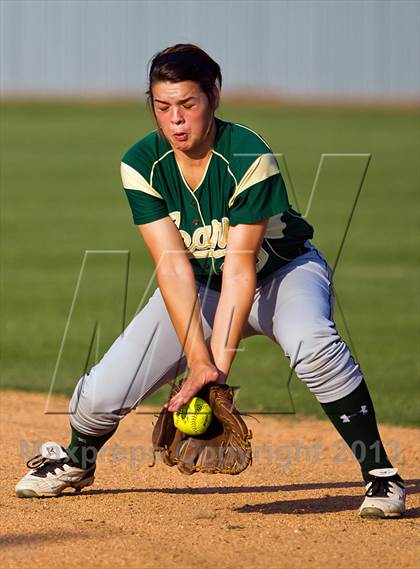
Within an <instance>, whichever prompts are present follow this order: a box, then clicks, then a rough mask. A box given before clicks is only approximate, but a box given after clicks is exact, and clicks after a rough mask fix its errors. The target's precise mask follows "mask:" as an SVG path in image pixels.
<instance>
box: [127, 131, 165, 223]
mask: <svg viewBox="0 0 420 569" xmlns="http://www.w3.org/2000/svg"><path fill="white" fill-rule="evenodd" d="M152 171H153V155H151V153H150V150H149V149H148V147H147V146H146V145H144V144H142V142H140V143H137V144H136V145H134V146H133V147H132V148H131V149H130V150H129V151H128V152H127V153H126V154H125V155H124V156H123V158H122V162H121V179H122V183H123V187H124V190H125V193H126V195H127V199H128V203H129V204H130V208H131V212H132V214H133V221H134V223H135V224H136V225H141V224H142V223H150V222H152V221H156V220H157V219H161V218H163V217H166V216H167V215H168V208H167V206H166V202H165V200H164V198H163V197H162V195H161V194H160V193H159V192H158V191H157V190H156V189H155V188H154V187H153V185H152V184H151V179H152Z"/></svg>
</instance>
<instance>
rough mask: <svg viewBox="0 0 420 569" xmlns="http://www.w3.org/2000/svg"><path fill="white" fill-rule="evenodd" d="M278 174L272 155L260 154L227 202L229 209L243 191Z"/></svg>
mask: <svg viewBox="0 0 420 569" xmlns="http://www.w3.org/2000/svg"><path fill="white" fill-rule="evenodd" d="M279 172H280V170H279V167H278V164H277V161H276V159H275V157H274V156H273V154H262V155H261V156H258V158H257V159H256V160H254V162H253V163H252V164H251V166H250V167H249V168H248V170H247V171H246V172H245V174H244V175H243V176H242V179H241V181H240V182H239V184H238V185H237V187H236V190H235V192H234V194H233V196H232V197H231V198H230V200H229V204H228V205H229V207H232V206H233V204H234V202H235V200H236V198H237V197H238V196H239V195H240V194H241V193H242V192H244V191H245V190H247V189H248V188H250V187H251V186H254V185H255V184H258V183H259V182H263V181H264V180H266V179H267V178H270V177H271V176H274V175H275V174H278V173H279Z"/></svg>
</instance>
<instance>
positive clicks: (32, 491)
mask: <svg viewBox="0 0 420 569" xmlns="http://www.w3.org/2000/svg"><path fill="white" fill-rule="evenodd" d="M40 452H41V454H39V455H37V456H35V457H34V458H32V459H31V460H29V461H28V462H27V466H28V468H30V469H31V470H30V471H29V472H28V473H27V474H26V475H25V476H24V477H23V478H22V479H21V480H20V481H19V482H18V483H17V484H16V488H15V490H16V496H17V497H18V498H42V497H43V496H50V497H52V496H59V495H60V494H61V493H62V492H63V490H65V489H66V488H74V489H75V490H76V491H80V490H81V489H82V488H84V487H85V486H90V485H91V484H93V481H94V479H95V477H94V474H95V466H92V467H91V468H87V469H86V468H79V467H78V466H76V465H75V464H74V463H73V462H72V461H71V459H70V457H69V456H68V454H67V453H66V451H65V450H64V448H63V447H61V446H60V445H58V444H57V443H53V442H48V443H44V444H43V445H42V446H41V449H40Z"/></svg>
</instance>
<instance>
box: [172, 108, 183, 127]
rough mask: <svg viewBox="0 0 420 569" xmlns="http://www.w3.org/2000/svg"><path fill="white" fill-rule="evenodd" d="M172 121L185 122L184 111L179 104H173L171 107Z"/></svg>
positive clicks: (175, 122)
mask: <svg viewBox="0 0 420 569" xmlns="http://www.w3.org/2000/svg"><path fill="white" fill-rule="evenodd" d="M171 122H172V123H173V124H182V123H183V122H184V117H183V115H182V111H181V109H180V108H179V107H177V106H173V107H172V109H171Z"/></svg>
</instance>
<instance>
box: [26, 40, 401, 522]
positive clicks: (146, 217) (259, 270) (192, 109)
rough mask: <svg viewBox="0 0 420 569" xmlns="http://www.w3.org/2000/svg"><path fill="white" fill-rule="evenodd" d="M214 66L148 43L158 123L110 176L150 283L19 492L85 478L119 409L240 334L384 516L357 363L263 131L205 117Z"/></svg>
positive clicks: (378, 451) (184, 397) (392, 473)
mask: <svg viewBox="0 0 420 569" xmlns="http://www.w3.org/2000/svg"><path fill="white" fill-rule="evenodd" d="M221 84H222V76H221V71H220V67H219V65H218V64H217V63H216V62H215V61H213V59H211V57H209V55H207V53H205V52H204V51H203V50H201V49H200V48H198V47H197V46H194V45H189V44H178V45H175V46H173V47H170V48H167V49H165V50H164V51H162V52H160V53H158V54H157V55H156V56H155V57H154V59H153V60H152V63H151V67H150V73H149V92H148V94H149V101H150V106H151V110H152V112H153V115H154V118H155V120H156V123H157V127H158V128H157V130H156V131H154V132H152V133H151V134H149V135H148V136H146V137H145V138H143V139H142V140H140V141H139V142H137V143H136V144H135V145H134V146H132V147H131V148H130V150H129V151H128V152H127V153H126V154H125V156H124V157H123V159H122V164H121V174H122V181H123V185H124V189H125V192H126V194H127V197H128V201H129V204H130V207H131V210H132V214H133V219H134V223H135V224H136V225H137V226H138V229H139V231H140V234H141V236H142V238H143V239H144V241H145V243H146V245H147V247H148V248H149V250H150V253H151V255H152V257H153V260H154V262H155V264H156V275H157V281H158V285H159V288H158V289H157V290H156V292H155V293H154V294H153V296H152V297H151V298H150V300H149V302H148V304H147V305H146V306H145V307H144V308H143V310H142V311H141V312H140V313H139V314H138V315H137V316H136V317H135V318H134V319H133V321H132V322H131V323H130V324H129V326H128V327H127V329H126V330H125V331H124V333H123V334H122V335H121V336H120V337H119V338H118V339H117V340H116V341H115V342H114V344H113V345H112V346H111V348H110V349H109V350H108V352H107V353H106V354H105V355H104V357H103V358H102V360H101V361H100V362H99V363H98V364H97V365H96V366H95V367H93V369H92V370H91V371H90V373H89V374H87V375H86V376H84V377H82V378H81V379H80V381H79V383H78V385H77V387H76V389H75V392H74V395H73V397H72V400H71V403H70V422H71V429H72V437H71V442H70V444H69V446H68V447H67V448H66V449H65V448H63V447H60V445H58V444H56V443H46V444H45V445H43V446H42V447H41V455H39V456H38V457H36V458H35V459H34V460H33V461H29V463H28V466H29V467H30V468H31V470H30V471H29V473H28V474H26V476H24V477H23V478H22V479H21V480H20V482H19V483H18V484H17V486H16V494H17V496H18V497H39V496H57V495H58V494H60V493H61V492H62V491H63V490H64V489H65V488H68V487H73V488H75V489H79V490H80V489H81V488H83V487H84V486H88V485H90V484H92V482H93V479H94V471H95V461H96V455H97V452H98V451H99V450H100V448H101V447H102V446H103V444H104V443H105V442H106V441H107V440H108V439H109V438H110V437H111V436H112V434H113V433H114V432H115V430H116V428H117V426H118V424H119V421H120V420H121V419H123V418H124V417H125V416H126V415H127V414H128V413H129V412H130V411H131V410H132V409H133V408H134V407H136V406H137V405H138V404H139V403H140V402H142V401H144V400H145V399H146V398H147V396H148V395H149V394H150V393H152V392H154V391H155V390H157V389H158V388H159V387H160V386H162V385H163V384H166V383H168V382H171V381H173V380H175V378H176V377H177V376H178V375H179V374H180V373H181V372H183V371H184V370H185V369H188V377H187V379H186V381H185V382H184V384H183V387H182V389H181V390H180V392H179V393H177V394H176V395H174V396H173V397H172V398H171V399H170V401H169V402H168V404H167V405H168V409H169V411H175V410H177V409H179V408H180V407H181V406H182V405H183V404H185V403H187V402H188V401H189V400H190V399H191V398H192V397H193V396H194V395H195V394H196V393H197V392H198V391H199V390H200V388H202V387H203V386H204V385H205V384H207V383H210V382H214V381H216V382H225V381H226V380H227V378H228V375H229V370H230V368H231V365H232V361H233V359H234V356H235V350H236V348H237V347H238V344H239V342H240V340H241V338H246V337H249V336H252V335H255V334H263V335H265V336H268V337H269V338H271V339H272V340H273V341H274V342H276V343H277V344H279V345H280V346H281V347H282V348H283V350H284V353H285V354H286V356H287V357H288V358H289V359H290V365H291V367H292V368H293V369H294V370H295V372H296V374H297V375H298V377H299V378H300V379H301V380H302V381H304V382H305V383H306V384H307V386H308V388H309V389H310V390H311V392H312V393H313V394H314V395H315V397H316V398H317V400H318V401H319V402H320V404H321V405H322V407H323V409H324V411H325V413H326V414H327V416H328V417H329V418H330V420H331V421H332V423H333V425H334V426H335V427H336V429H337V430H338V432H339V433H340V435H341V436H342V438H343V439H344V440H345V442H346V443H347V444H348V445H349V447H350V448H351V449H352V450H353V452H354V454H355V456H356V451H357V452H358V455H357V456H356V459H357V460H358V461H359V463H360V466H361V471H362V476H363V478H364V480H365V482H366V484H367V490H366V495H365V499H364V501H363V504H362V506H361V508H360V513H361V515H362V516H373V517H396V516H399V515H401V514H402V513H403V511H404V507H405V504H404V502H405V489H404V484H403V481H402V479H401V478H400V476H399V475H398V474H397V470H396V469H394V468H393V467H392V465H391V463H390V461H389V459H388V457H387V455H386V452H385V450H384V447H383V445H382V443H381V439H380V435H379V433H378V429H377V425H376V419H375V413H374V408H373V404H372V401H371V398H370V396H369V392H368V389H367V386H366V383H365V381H364V378H363V375H362V373H361V370H360V367H359V365H358V364H357V363H356V362H355V360H354V359H353V357H352V355H351V353H350V352H349V349H348V347H347V345H346V344H345V343H344V342H343V340H342V339H341V338H340V336H339V334H338V333H337V330H336V327H335V324H334V321H333V317H332V294H331V286H332V285H331V270H330V268H329V266H328V264H327V262H326V261H325V259H324V258H323V256H322V254H321V253H320V252H319V251H318V250H317V249H316V248H315V247H314V246H313V245H312V244H311V243H310V239H311V238H312V236H313V229H312V227H311V226H310V225H309V224H308V223H307V222H306V221H305V220H304V219H303V218H302V217H301V216H300V215H299V214H298V213H297V212H295V211H294V210H293V209H292V207H291V205H290V204H289V201H288V197H287V193H286V188H285V185H284V183H283V179H282V176H281V174H280V172H279V167H278V165H277V162H276V159H275V158H274V156H273V154H272V152H271V150H270V148H269V146H268V145H267V143H266V142H265V141H264V140H263V138H261V136H259V135H258V134H256V133H255V132H254V131H252V130H251V129H250V128H248V127H246V126H243V125H238V124H232V123H229V122H225V121H222V120H220V119H218V118H217V117H216V116H215V112H216V109H217V107H218V104H219V96H220V89H221Z"/></svg>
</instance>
